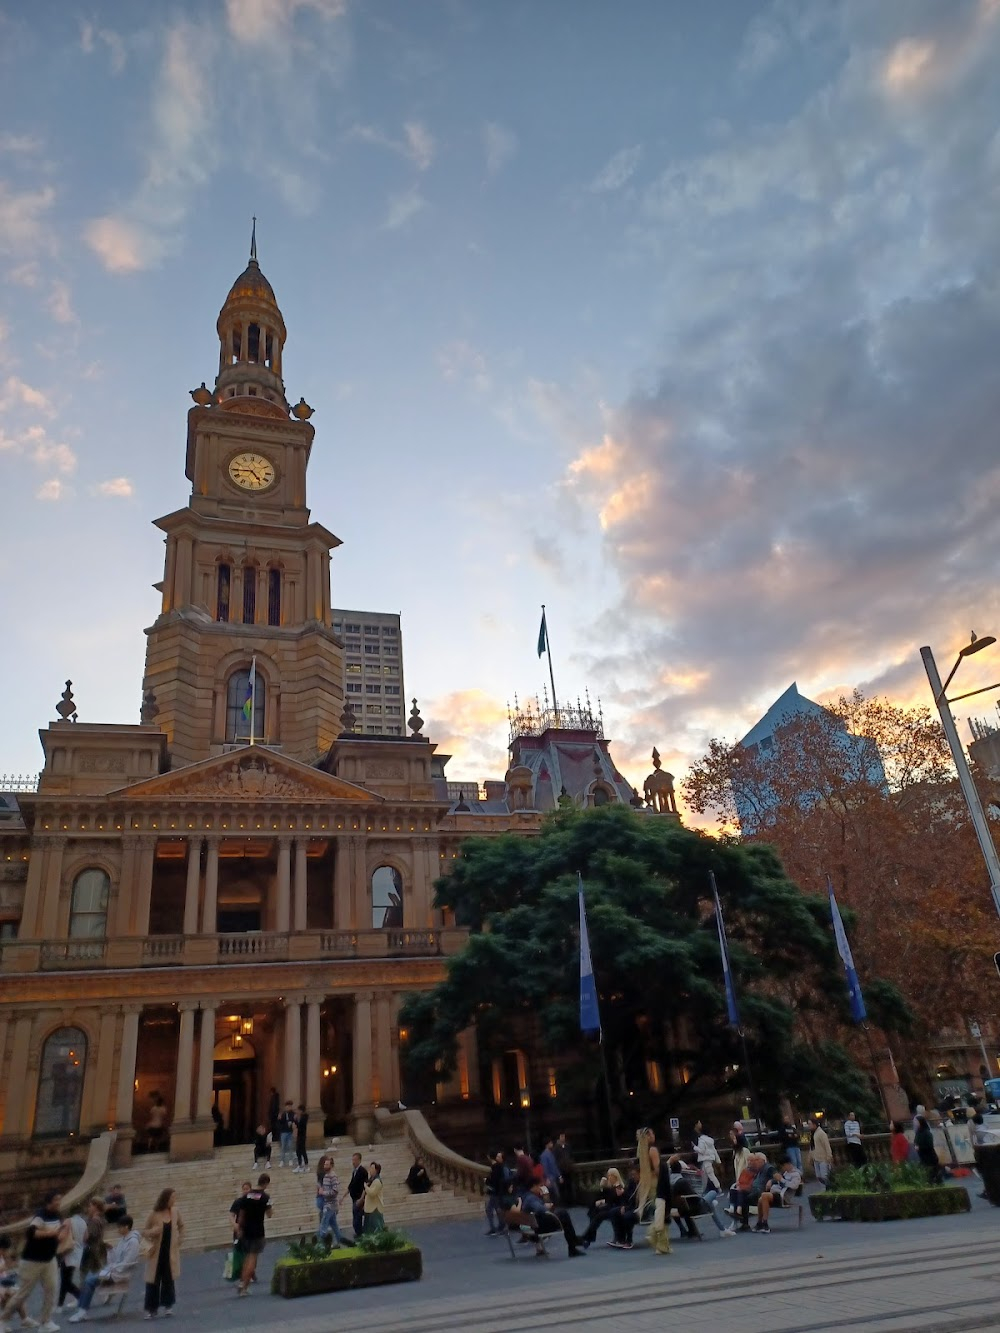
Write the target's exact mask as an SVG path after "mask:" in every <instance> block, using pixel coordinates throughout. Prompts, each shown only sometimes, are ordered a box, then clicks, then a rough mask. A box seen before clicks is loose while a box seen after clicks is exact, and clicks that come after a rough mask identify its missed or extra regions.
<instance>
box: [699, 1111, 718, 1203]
mask: <svg viewBox="0 0 1000 1333" xmlns="http://www.w3.org/2000/svg"><path fill="white" fill-rule="evenodd" d="M692 1146H693V1147H694V1151H695V1155H696V1156H697V1158H698V1165H699V1166H700V1167H701V1169H702V1172H703V1173H704V1176H705V1187H706V1189H707V1188H709V1187H711V1188H712V1189H714V1190H715V1191H716V1192H719V1191H721V1189H722V1186H721V1184H720V1183H719V1177H718V1176H717V1175H716V1173H715V1167H716V1164H717V1163H718V1164H719V1165H721V1164H722V1158H721V1157H720V1156H719V1150H718V1148H716V1146H715V1139H713V1138H712V1136H711V1135H710V1134H706V1133H705V1126H704V1125H703V1124H702V1123H701V1121H700V1120H696V1121H695V1122H694V1136H693V1140H692Z"/></svg>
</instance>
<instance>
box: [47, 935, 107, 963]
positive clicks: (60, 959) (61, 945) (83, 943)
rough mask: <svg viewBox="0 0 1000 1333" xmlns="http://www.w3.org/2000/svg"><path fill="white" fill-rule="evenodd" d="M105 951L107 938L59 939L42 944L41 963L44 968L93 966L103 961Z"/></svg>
mask: <svg viewBox="0 0 1000 1333" xmlns="http://www.w3.org/2000/svg"><path fill="white" fill-rule="evenodd" d="M107 951H108V942H107V940H60V941H58V942H57V943H54V944H43V945H42V952H41V964H42V967H44V968H54V967H68V968H80V967H93V966H94V964H95V963H103V962H104V959H105V955H106V954H107Z"/></svg>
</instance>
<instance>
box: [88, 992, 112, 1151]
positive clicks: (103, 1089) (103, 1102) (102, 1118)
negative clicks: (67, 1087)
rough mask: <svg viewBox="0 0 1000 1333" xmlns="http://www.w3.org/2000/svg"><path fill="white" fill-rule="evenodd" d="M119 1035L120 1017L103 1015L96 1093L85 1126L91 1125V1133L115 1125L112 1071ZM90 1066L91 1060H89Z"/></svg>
mask: <svg viewBox="0 0 1000 1333" xmlns="http://www.w3.org/2000/svg"><path fill="white" fill-rule="evenodd" d="M117 1033H118V1015H117V1014H116V1013H114V1012H112V1011H106V1012H105V1013H103V1014H101V1026H100V1030H99V1031H98V1034H97V1060H96V1063H95V1065H94V1091H93V1096H92V1097H91V1104H90V1109H89V1111H88V1114H87V1119H86V1121H84V1122H83V1123H84V1124H89V1125H90V1128H91V1132H92V1133H94V1134H101V1133H103V1132H104V1130H106V1129H108V1128H110V1127H112V1126H113V1124H114V1120H115V1113H114V1110H113V1109H112V1106H111V1088H112V1081H111V1077H112V1070H113V1067H114V1060H115V1047H116V1045H117V1043H116V1041H115V1037H116V1036H117ZM87 1063H88V1065H89V1064H90V1060H89V1058H88V1060H87Z"/></svg>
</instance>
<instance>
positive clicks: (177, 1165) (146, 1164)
mask: <svg viewBox="0 0 1000 1333" xmlns="http://www.w3.org/2000/svg"><path fill="white" fill-rule="evenodd" d="M322 1151H323V1152H329V1153H331V1154H332V1155H333V1157H334V1160H335V1163H336V1172H337V1175H338V1176H339V1178H340V1189H341V1200H342V1202H341V1205H340V1212H339V1213H338V1221H339V1223H340V1229H341V1231H343V1232H344V1234H345V1235H347V1236H352V1235H353V1234H354V1233H353V1230H352V1228H351V1207H350V1199H348V1198H347V1182H348V1180H349V1179H350V1175H351V1154H352V1153H353V1152H355V1151H357V1152H360V1153H361V1157H362V1161H363V1162H364V1163H365V1165H366V1166H367V1165H368V1163H369V1162H371V1161H373V1160H374V1161H377V1162H381V1164H382V1180H383V1184H384V1199H385V1220H386V1224H387V1225H388V1226H391V1227H397V1226H398V1227H402V1228H404V1229H405V1228H406V1227H408V1226H412V1225H414V1224H415V1223H418V1222H419V1223H423V1222H437V1221H442V1220H445V1219H450V1220H454V1219H462V1218H466V1219H469V1220H472V1219H481V1218H482V1216H483V1210H482V1205H481V1204H478V1203H473V1202H471V1201H470V1200H469V1199H467V1198H465V1197H463V1196H461V1195H456V1194H454V1193H453V1192H452V1191H451V1190H450V1189H447V1188H442V1187H441V1186H439V1185H438V1184H437V1182H435V1186H434V1189H433V1190H432V1191H431V1192H430V1194H411V1193H410V1191H409V1190H408V1189H407V1188H406V1185H405V1183H404V1182H405V1180H406V1173H407V1172H408V1171H409V1169H410V1167H411V1166H412V1164H413V1153H412V1151H411V1149H410V1146H409V1144H408V1143H407V1141H406V1140H405V1139H397V1140H394V1141H391V1142H388V1143H378V1144H361V1145H359V1146H357V1147H355V1145H354V1144H353V1143H352V1142H351V1140H350V1139H335V1140H333V1144H332V1146H331V1147H327V1148H325V1149H323V1150H322ZM319 1156H320V1153H319V1151H318V1150H316V1149H312V1148H311V1149H310V1150H309V1161H310V1166H309V1169H308V1171H307V1172H306V1173H305V1174H303V1175H296V1174H295V1172H294V1171H293V1170H292V1168H291V1167H284V1168H279V1166H278V1154H277V1153H275V1154H274V1155H273V1157H272V1158H271V1171H270V1176H271V1185H270V1189H269V1193H270V1195H271V1199H272V1203H273V1206H274V1216H273V1217H272V1218H271V1220H270V1221H269V1222H268V1224H267V1234H268V1236H274V1237H278V1236H297V1235H299V1234H300V1233H303V1234H307V1233H310V1232H314V1231H315V1229H316V1223H317V1213H316V1203H315V1199H316V1170H315V1168H316V1164H317V1162H318V1160H319ZM252 1167H253V1146H252V1145H251V1144H247V1145H246V1146H245V1147H242V1146H241V1147H233V1148H217V1149H216V1152H215V1156H214V1158H211V1159H210V1160H207V1161H200V1162H168V1161H167V1159H166V1156H165V1155H164V1154H162V1153H151V1154H150V1155H149V1156H146V1157H137V1158H136V1159H135V1162H134V1164H133V1165H132V1166H130V1167H126V1168H123V1169H120V1170H116V1169H114V1168H112V1170H111V1171H110V1172H109V1173H108V1175H107V1176H105V1178H104V1180H103V1181H102V1183H101V1186H100V1190H99V1193H101V1194H104V1193H105V1192H106V1190H107V1187H108V1185H109V1184H111V1183H115V1184H120V1185H121V1186H122V1188H123V1189H124V1191H125V1198H126V1200H127V1201H128V1207H129V1211H130V1212H131V1213H132V1214H133V1216H134V1218H135V1222H136V1225H137V1226H139V1227H141V1226H142V1225H143V1223H144V1222H145V1220H146V1218H147V1217H148V1215H149V1212H150V1210H151V1208H152V1206H153V1203H154V1202H155V1200H156V1197H157V1195H158V1194H159V1193H160V1191H161V1190H162V1189H165V1188H166V1187H167V1186H169V1187H170V1188H171V1189H174V1190H176V1191H177V1204H178V1207H179V1208H180V1210H181V1215H182V1217H183V1218H184V1248H185V1249H186V1250H206V1249H210V1248H212V1247H213V1246H217V1245H226V1244H228V1243H229V1241H230V1240H231V1239H232V1230H231V1227H230V1221H229V1209H230V1206H231V1205H232V1202H233V1200H234V1199H235V1198H237V1196H238V1195H239V1194H240V1193H241V1191H240V1185H241V1183H242V1182H243V1181H244V1180H251V1181H252V1182H253V1183H254V1184H256V1182H257V1173H255V1172H254V1171H253V1169H252ZM431 1179H432V1180H433V1179H434V1172H433V1169H431Z"/></svg>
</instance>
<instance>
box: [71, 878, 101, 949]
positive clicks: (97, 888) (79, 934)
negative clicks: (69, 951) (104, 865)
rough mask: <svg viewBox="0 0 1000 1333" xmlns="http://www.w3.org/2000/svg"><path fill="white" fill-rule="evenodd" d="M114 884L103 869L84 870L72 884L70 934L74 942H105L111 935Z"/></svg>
mask: <svg viewBox="0 0 1000 1333" xmlns="http://www.w3.org/2000/svg"><path fill="white" fill-rule="evenodd" d="M110 892H111V881H110V880H109V879H108V877H107V875H106V874H105V873H104V871H103V870H96V869H95V870H81V871H80V873H79V875H77V877H76V879H75V880H74V881H73V897H72V900H71V902H70V909H69V933H70V936H71V938H73V939H75V940H94V939H103V937H104V936H105V935H106V934H107V933H108V929H107V928H108V895H109V893H110Z"/></svg>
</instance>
